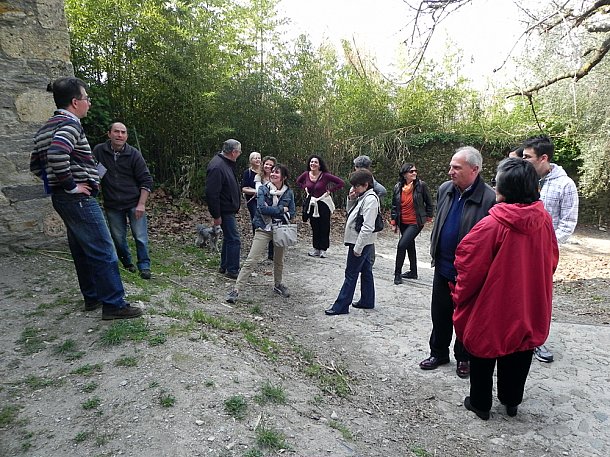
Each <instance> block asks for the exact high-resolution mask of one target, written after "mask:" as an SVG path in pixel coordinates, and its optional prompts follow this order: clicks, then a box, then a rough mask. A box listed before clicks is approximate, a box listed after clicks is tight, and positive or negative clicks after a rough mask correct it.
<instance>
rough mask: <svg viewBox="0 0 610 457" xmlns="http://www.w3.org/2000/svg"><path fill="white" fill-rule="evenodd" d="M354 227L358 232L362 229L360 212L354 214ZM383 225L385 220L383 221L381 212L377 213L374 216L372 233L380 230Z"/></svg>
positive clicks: (362, 222) (362, 217)
mask: <svg viewBox="0 0 610 457" xmlns="http://www.w3.org/2000/svg"><path fill="white" fill-rule="evenodd" d="M354 223H355V229H356V231H357V232H358V233H360V230H362V225H363V224H364V216H363V215H362V214H358V215H357V216H356V220H355V221H354ZM384 227H385V222H383V217H381V212H378V213H377V217H376V218H375V228H374V229H373V233H377V232H381V231H382V230H383V228H384Z"/></svg>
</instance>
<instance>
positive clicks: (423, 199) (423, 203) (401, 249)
mask: <svg viewBox="0 0 610 457" xmlns="http://www.w3.org/2000/svg"><path fill="white" fill-rule="evenodd" d="M399 176H400V179H399V181H398V182H397V183H396V185H395V186H394V193H393V197H392V220H391V224H392V226H393V227H394V233H396V232H398V230H399V229H400V240H398V246H397V247H396V266H395V267H394V284H402V278H406V279H417V253H416V252H415V238H417V235H419V232H421V230H422V228H424V224H425V223H426V222H430V221H431V220H432V215H433V211H434V205H433V204H432V198H431V197H430V192H428V186H427V185H426V183H425V182H423V181H421V180H419V179H418V178H417V169H416V168H415V165H414V164H412V163H405V164H404V165H403V166H402V167H401V168H400V173H399ZM407 253H408V254H409V271H408V272H407V273H405V274H402V265H403V264H404V263H405V257H406V254H407Z"/></svg>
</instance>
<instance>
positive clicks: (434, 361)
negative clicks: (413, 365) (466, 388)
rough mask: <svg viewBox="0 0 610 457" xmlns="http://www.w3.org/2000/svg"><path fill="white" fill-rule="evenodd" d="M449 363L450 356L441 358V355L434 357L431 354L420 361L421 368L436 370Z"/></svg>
mask: <svg viewBox="0 0 610 457" xmlns="http://www.w3.org/2000/svg"><path fill="white" fill-rule="evenodd" d="M448 363H449V357H446V358H440V357H434V356H432V355H431V356H430V357H428V358H427V359H425V360H422V361H421V362H419V368H421V369H422V370H435V369H437V368H438V367H440V366H441V365H446V364H448Z"/></svg>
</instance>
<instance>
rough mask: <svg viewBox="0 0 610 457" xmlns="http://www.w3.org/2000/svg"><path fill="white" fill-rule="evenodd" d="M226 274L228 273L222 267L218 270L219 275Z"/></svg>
mask: <svg viewBox="0 0 610 457" xmlns="http://www.w3.org/2000/svg"><path fill="white" fill-rule="evenodd" d="M226 272H227V269H226V268H222V267H219V268H218V273H220V274H221V275H224V274H225V273H226Z"/></svg>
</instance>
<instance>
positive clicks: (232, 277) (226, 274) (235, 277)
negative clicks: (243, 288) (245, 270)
mask: <svg viewBox="0 0 610 457" xmlns="http://www.w3.org/2000/svg"><path fill="white" fill-rule="evenodd" d="M225 276H226V277H227V278H230V279H237V277H238V276H239V273H231V272H230V271H227V272H226V273H225Z"/></svg>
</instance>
